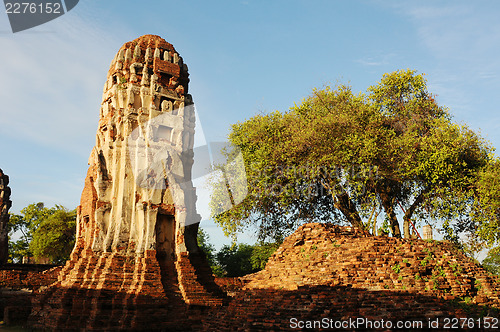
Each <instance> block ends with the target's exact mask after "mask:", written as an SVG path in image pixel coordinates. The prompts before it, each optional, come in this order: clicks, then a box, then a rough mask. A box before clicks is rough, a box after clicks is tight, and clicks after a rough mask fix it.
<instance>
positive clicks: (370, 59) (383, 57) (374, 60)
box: [355, 53, 396, 67]
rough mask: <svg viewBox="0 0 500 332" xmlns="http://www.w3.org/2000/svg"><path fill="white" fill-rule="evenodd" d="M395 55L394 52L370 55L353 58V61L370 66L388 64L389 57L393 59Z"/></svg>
mask: <svg viewBox="0 0 500 332" xmlns="http://www.w3.org/2000/svg"><path fill="white" fill-rule="evenodd" d="M395 56H396V55H395V54H394V53H389V54H380V55H371V56H366V57H363V58H360V59H357V60H355V62H357V63H360V64H362V65H363V66H370V67H376V66H385V65H388V64H390V62H391V59H393V58H394V57H395Z"/></svg>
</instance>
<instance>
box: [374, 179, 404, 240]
mask: <svg viewBox="0 0 500 332" xmlns="http://www.w3.org/2000/svg"><path fill="white" fill-rule="evenodd" d="M390 192H391V188H390V186H388V185H382V186H379V196H380V200H381V201H382V207H383V208H384V211H385V213H386V215H387V216H388V217H389V222H390V227H391V233H392V236H394V237H398V238H400V237H401V230H400V229H399V221H398V217H397V216H396V213H395V212H394V198H393V197H392V195H391V194H390Z"/></svg>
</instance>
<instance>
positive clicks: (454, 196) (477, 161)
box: [211, 70, 500, 240]
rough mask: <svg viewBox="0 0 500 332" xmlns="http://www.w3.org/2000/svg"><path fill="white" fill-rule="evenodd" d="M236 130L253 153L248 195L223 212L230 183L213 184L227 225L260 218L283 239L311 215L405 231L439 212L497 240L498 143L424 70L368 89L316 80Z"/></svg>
mask: <svg viewBox="0 0 500 332" xmlns="http://www.w3.org/2000/svg"><path fill="white" fill-rule="evenodd" d="M229 140H230V142H231V143H232V144H233V145H234V146H236V147H238V148H239V149H240V150H241V153H242V154H243V158H244V166H245V172H246V179H247V183H248V195H247V196H246V197H245V199H244V200H243V201H242V202H241V203H239V204H237V205H236V206H234V207H233V208H232V209H230V210H228V211H225V212H222V213H220V209H219V210H218V209H217V207H218V206H219V204H220V197H221V195H223V194H224V193H225V190H226V187H227V186H226V187H225V186H223V185H220V183H214V184H213V185H214V195H213V197H212V201H211V207H212V211H213V218H214V219H215V221H216V222H217V223H218V224H219V225H220V226H222V228H223V230H224V231H225V233H226V234H227V235H234V234H235V233H237V232H238V231H242V230H244V229H245V228H247V227H250V226H256V227H257V229H258V230H259V237H260V238H261V239H265V238H274V239H278V240H279V239H282V238H283V236H285V235H286V234H287V233H289V232H291V231H293V230H295V229H296V227H297V226H298V225H299V224H300V223H303V222H306V221H337V222H339V223H347V224H351V225H353V226H356V227H360V228H365V229H367V230H371V231H372V232H374V233H375V232H376V225H377V220H378V218H379V217H380V218H382V220H386V222H387V225H388V229H389V230H390V232H391V233H392V235H393V236H396V237H401V236H402V235H404V236H405V237H410V236H411V235H412V228H413V227H412V224H414V223H416V222H418V221H420V222H428V221H429V220H432V219H434V220H441V221H442V222H443V225H444V227H445V228H446V227H448V229H451V226H450V225H451V224H452V221H457V220H458V221H459V224H460V225H459V227H461V228H462V230H464V229H468V230H473V231H474V232H476V231H478V232H479V233H480V234H483V235H488V234H490V235H491V234H496V235H491V236H492V237H491V239H490V240H495V239H497V236H498V234H499V233H500V232H499V228H498V223H496V224H495V222H494V221H491V220H488V219H487V216H488V217H490V216H493V215H494V216H495V217H497V218H496V220H497V221H498V211H500V210H499V209H498V206H500V203H499V202H498V199H497V198H498V197H499V196H498V195H496V196H495V194H497V192H496V191H498V190H500V189H498V188H500V187H499V186H498V184H497V185H494V184H491V182H489V180H488V179H490V178H491V177H494V176H495V175H496V174H497V173H496V172H498V163H497V162H495V161H494V157H493V154H492V153H493V148H492V147H491V146H490V145H489V144H488V143H487V142H486V141H485V140H484V139H483V138H481V137H480V136H479V135H478V134H476V133H475V132H474V131H472V130H471V129H469V128H468V127H467V126H465V125H459V124H456V123H454V122H453V121H452V119H451V115H450V113H449V112H448V110H447V109H446V108H444V107H442V106H440V105H438V104H437V102H436V100H435V97H434V96H433V95H432V94H431V93H430V92H429V91H428V90H427V84H426V80H425V78H424V76H423V75H421V74H417V73H416V72H415V71H414V70H400V71H396V72H393V73H390V74H385V75H384V76H383V78H382V80H381V81H380V82H379V83H378V84H377V85H374V86H371V87H369V88H368V91H367V93H365V94H354V93H353V92H352V90H351V88H350V87H348V86H345V85H340V86H337V87H336V88H334V89H332V88H331V87H325V88H324V89H321V90H319V89H316V90H313V93H312V95H311V96H309V97H307V98H305V99H304V100H303V101H302V103H300V104H299V105H295V106H294V107H292V108H291V109H290V110H289V111H288V112H283V113H282V112H279V111H275V112H273V113H270V114H267V115H257V116H254V117H252V118H250V119H248V120H247V121H245V122H242V123H237V124H235V125H233V126H232V129H231V132H230V134H229ZM497 179H498V177H497ZM495 204H496V205H495ZM398 215H399V217H398ZM401 216H402V218H401ZM481 216H482V217H483V219H482V220H480V217H481ZM400 218H401V219H402V220H400ZM400 226H403V227H402V229H403V230H402V231H401V228H400ZM495 232H496V233H495Z"/></svg>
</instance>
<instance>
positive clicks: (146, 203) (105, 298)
mask: <svg viewBox="0 0 500 332" xmlns="http://www.w3.org/2000/svg"><path fill="white" fill-rule="evenodd" d="M188 76H189V74H188V69H187V66H186V65H185V64H184V63H183V61H182V58H181V57H180V56H179V54H178V53H177V52H176V50H175V49H174V47H173V46H172V45H171V44H169V43H167V42H166V41H165V40H163V39H162V38H160V37H158V36H153V35H145V36H142V37H140V38H138V39H136V40H134V41H131V42H128V43H126V44H124V45H123V46H122V47H121V48H120V50H119V51H118V53H117V54H116V56H115V58H114V59H113V61H112V62H111V66H110V69H109V72H108V76H107V80H106V83H105V85H104V91H103V98H102V104H101V110H100V118H99V126H98V130H97V137H96V145H95V147H94V148H93V150H92V152H91V155H90V158H89V165H90V166H89V169H88V173H87V177H86V179H85V187H84V189H83V193H82V197H81V202H80V206H79V207H78V216H77V222H78V226H77V239H76V245H75V248H74V249H73V252H72V253H71V257H70V260H69V261H68V262H67V263H66V266H65V267H64V268H63V270H62V272H61V274H60V276H59V281H58V282H57V283H55V284H53V285H51V286H50V287H49V288H48V289H47V290H45V291H43V292H42V293H41V294H40V295H39V296H37V298H36V300H35V303H34V305H33V310H32V313H31V316H30V321H31V323H32V325H34V326H35V327H43V328H49V329H68V328H69V329H71V328H78V329H86V330H108V329H117V330H128V329H130V330H138V329H147V330H154V329H168V330H175V329H180V330H185V329H186V328H187V325H186V324H189V325H192V324H193V322H195V321H196V319H194V320H193V319H192V318H193V315H194V314H193V310H194V309H193V308H198V309H199V308H203V307H207V306H217V305H221V304H222V303H223V299H224V295H223V293H222V292H221V291H220V289H219V288H218V287H217V286H216V284H215V283H214V280H213V276H212V273H211V270H210V268H209V266H208V263H207V262H206V259H205V257H204V255H203V253H201V251H200V250H199V248H198V245H197V241H196V237H197V232H198V225H199V221H200V216H199V215H198V214H197V213H196V206H195V203H196V193H195V189H194V187H193V185H192V182H191V167H192V164H193V152H192V151H193V150H192V149H193V138H194V125H195V114H194V108H193V102H192V98H191V96H190V95H189V94H188V82H189V78H188ZM198 309H196V310H198ZM199 310H202V309H199ZM189 316H191V321H189V323H188V320H189V319H190V317H189ZM194 316H195V315H194Z"/></svg>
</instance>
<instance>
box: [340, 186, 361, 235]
mask: <svg viewBox="0 0 500 332" xmlns="http://www.w3.org/2000/svg"><path fill="white" fill-rule="evenodd" d="M334 197H335V199H336V202H335V207H336V208H337V209H339V210H340V212H342V214H343V215H344V216H345V217H346V218H347V221H349V222H350V223H351V225H353V226H354V227H359V228H361V229H364V225H363V221H362V220H361V217H360V216H359V213H358V211H357V210H356V206H355V205H354V203H353V202H352V201H351V199H350V197H349V194H347V193H346V192H345V191H343V192H341V193H339V194H337V195H335V196H334Z"/></svg>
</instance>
